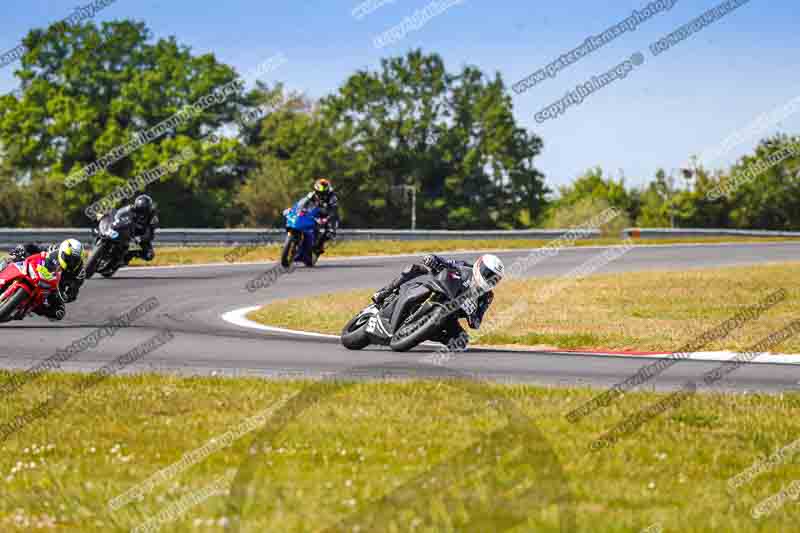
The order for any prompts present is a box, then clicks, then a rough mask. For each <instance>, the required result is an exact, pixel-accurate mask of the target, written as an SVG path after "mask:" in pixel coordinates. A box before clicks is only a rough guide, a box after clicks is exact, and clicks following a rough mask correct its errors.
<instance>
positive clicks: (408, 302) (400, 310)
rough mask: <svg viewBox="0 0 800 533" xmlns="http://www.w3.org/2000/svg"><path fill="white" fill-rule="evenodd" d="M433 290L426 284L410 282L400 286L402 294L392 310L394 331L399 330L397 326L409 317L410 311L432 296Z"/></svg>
mask: <svg viewBox="0 0 800 533" xmlns="http://www.w3.org/2000/svg"><path fill="white" fill-rule="evenodd" d="M430 294H431V290H430V289H429V288H428V287H425V286H424V285H418V284H414V283H412V284H408V285H403V286H402V287H401V288H400V296H399V298H397V302H396V303H395V305H394V311H393V312H392V333H394V332H395V331H397V328H398V327H399V326H400V324H402V323H403V321H404V320H405V319H406V318H407V317H408V315H409V313H411V311H412V310H413V309H414V308H415V307H416V306H417V305H419V304H420V303H422V302H424V301H425V300H427V299H428V296H430Z"/></svg>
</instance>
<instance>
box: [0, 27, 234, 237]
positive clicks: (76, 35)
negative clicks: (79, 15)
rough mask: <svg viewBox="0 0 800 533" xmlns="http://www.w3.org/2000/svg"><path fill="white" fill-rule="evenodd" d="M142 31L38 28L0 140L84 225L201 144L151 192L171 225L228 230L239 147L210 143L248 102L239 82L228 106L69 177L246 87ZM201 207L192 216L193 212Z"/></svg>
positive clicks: (3, 113) (222, 68) (0, 106)
mask: <svg viewBox="0 0 800 533" xmlns="http://www.w3.org/2000/svg"><path fill="white" fill-rule="evenodd" d="M151 41H152V36H151V35H150V32H149V31H148V30H147V29H146V28H145V26H144V24H142V23H137V22H131V21H124V22H109V23H104V24H102V26H100V27H97V26H95V25H94V24H81V25H68V24H56V25H53V26H51V27H50V28H48V29H46V30H38V29H37V30H32V31H31V32H30V33H29V34H28V36H27V37H26V38H25V39H24V44H25V46H26V48H27V52H26V54H25V56H24V57H23V58H22V64H21V67H20V68H19V69H18V70H17V71H16V76H17V77H18V78H19V80H20V83H21V86H22V89H23V94H22V96H21V98H17V97H15V96H13V95H9V96H5V97H3V98H2V99H0V144H2V145H3V146H4V147H5V149H6V152H7V154H6V155H7V159H8V164H10V165H11V166H13V168H15V169H16V171H17V172H18V173H19V174H20V175H31V176H35V177H34V178H33V180H34V183H33V186H34V187H38V186H40V185H44V184H46V185H47V188H48V190H49V191H51V192H50V193H49V194H50V195H52V196H54V197H60V198H62V201H61V202H59V205H60V206H61V207H62V209H63V210H64V212H65V218H66V221H65V222H66V223H68V224H78V225H81V224H85V223H87V220H86V218H85V217H84V215H83V209H84V207H85V206H87V205H89V204H90V203H92V202H93V201H95V200H97V199H99V198H100V197H102V196H104V195H105V194H108V193H109V192H110V191H112V190H113V189H114V188H115V187H117V186H120V185H123V184H124V183H126V181H127V180H128V179H130V178H132V177H134V176H136V175H138V174H141V173H143V172H145V171H147V170H150V169H152V168H155V167H157V166H159V165H161V164H163V163H165V162H166V161H168V160H169V159H171V158H173V157H175V156H176V155H178V154H179V153H181V151H182V150H183V149H184V148H187V147H189V148H191V149H192V150H193V151H194V152H195V153H196V154H198V157H197V158H195V159H193V160H191V161H189V162H188V163H186V164H185V165H184V166H183V167H182V168H181V169H179V170H178V172H176V173H174V174H170V175H168V176H167V177H165V178H163V180H162V181H163V182H162V183H158V184H155V185H154V186H152V192H153V193H154V195H155V196H156V199H157V201H159V203H160V204H161V205H162V207H163V206H168V207H169V208H168V209H164V214H163V215H164V216H163V222H164V223H165V224H166V225H187V226H204V225H214V224H221V223H222V222H223V218H224V217H223V215H222V214H221V213H220V206H221V205H226V202H227V203H228V204H230V202H231V201H232V198H233V194H234V190H235V187H236V186H237V185H238V183H239V182H240V181H241V179H242V176H241V175H240V174H239V173H237V159H238V158H239V157H240V156H241V153H240V151H239V150H238V145H239V143H238V141H237V140H235V139H233V140H232V139H223V140H221V141H220V142H218V143H216V144H213V145H209V143H207V142H205V141H204V140H203V137H205V136H206V135H207V134H208V133H209V132H211V131H215V130H218V129H220V128H221V127H223V126H224V125H225V124H228V123H230V122H232V121H233V120H234V119H235V118H236V117H237V116H238V115H239V114H240V113H241V108H242V106H245V105H247V103H248V102H247V100H246V98H245V96H244V95H243V92H242V88H241V87H240V86H239V87H237V90H236V91H235V93H234V94H231V95H230V96H229V97H228V98H227V99H226V100H224V101H223V102H221V103H218V104H216V105H213V106H211V107H208V108H206V109H205V110H204V111H203V112H200V113H195V114H192V115H191V116H190V118H188V120H186V121H185V122H184V123H182V124H180V125H178V126H177V127H176V128H174V129H173V130H172V131H168V132H167V133H166V134H165V135H163V136H162V137H160V138H157V139H155V140H153V141H151V142H150V143H149V144H147V145H145V146H144V147H142V148H139V149H138V150H136V151H134V152H133V153H131V154H130V155H129V156H127V157H124V158H122V159H121V160H119V161H118V162H116V163H114V164H112V165H110V166H109V167H108V168H107V169H105V170H103V171H100V172H98V173H97V174H95V175H94V176H92V177H90V178H89V179H88V180H86V181H85V182H84V183H82V184H80V185H78V186H76V187H73V188H66V187H65V186H64V180H65V178H66V177H67V176H68V175H70V174H71V173H73V172H75V171H77V170H79V169H81V168H83V167H86V166H88V165H90V164H92V163H93V162H95V161H97V160H98V158H101V157H103V156H104V155H106V154H108V153H109V152H111V151H112V150H113V149H115V148H117V147H119V146H122V145H124V144H126V143H128V142H130V141H131V140H133V139H134V137H135V136H136V135H137V134H138V133H140V132H142V131H144V130H146V129H148V128H151V127H153V126H156V125H157V124H159V123H160V122H162V121H164V120H166V119H168V118H170V117H172V116H173V115H175V114H176V113H177V112H179V111H181V110H184V109H185V106H187V105H189V104H192V103H195V102H196V101H198V100H199V99H200V98H201V97H203V96H205V95H208V94H209V93H211V92H212V91H214V90H215V89H218V88H219V87H222V86H224V85H225V84H228V83H229V82H232V81H233V80H235V79H236V73H235V72H234V71H233V69H232V68H230V67H228V66H226V65H223V64H220V63H218V62H217V61H216V59H215V58H214V57H213V55H210V54H209V55H203V56H194V55H192V54H191V52H190V50H189V49H188V48H187V47H185V46H181V45H179V44H178V43H177V42H176V40H175V39H174V38H169V39H160V40H158V41H156V42H151ZM189 205H191V206H192V208H191V209H187V206H189Z"/></svg>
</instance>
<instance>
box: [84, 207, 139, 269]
mask: <svg viewBox="0 0 800 533" xmlns="http://www.w3.org/2000/svg"><path fill="white" fill-rule="evenodd" d="M132 225H133V220H132V219H131V218H130V217H122V218H120V217H117V216H116V212H111V213H108V214H106V215H103V216H102V217H101V218H100V221H99V224H98V225H97V227H96V228H93V229H92V234H93V235H94V236H95V242H94V248H93V249H92V254H91V255H90V256H89V260H88V261H87V262H86V277H87V278H91V277H92V276H93V275H94V273H95V272H98V273H100V275H101V276H103V277H104V278H110V277H111V276H113V275H114V274H115V273H116V272H117V270H119V269H120V268H121V267H123V266H125V265H126V264H127V263H126V262H125V255H126V254H127V252H128V250H129V249H130V247H131V226H132Z"/></svg>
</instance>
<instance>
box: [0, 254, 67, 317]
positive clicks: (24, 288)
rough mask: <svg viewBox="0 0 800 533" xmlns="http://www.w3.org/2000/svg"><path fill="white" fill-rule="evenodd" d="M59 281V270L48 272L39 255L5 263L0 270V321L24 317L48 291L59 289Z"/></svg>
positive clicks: (40, 301)
mask: <svg viewBox="0 0 800 533" xmlns="http://www.w3.org/2000/svg"><path fill="white" fill-rule="evenodd" d="M60 281H61V272H56V273H55V274H54V273H52V272H50V271H49V270H48V269H46V268H45V267H44V265H42V264H41V258H40V257H39V256H35V255H34V256H31V257H28V258H27V259H25V260H24V261H21V262H19V263H7V264H6V266H5V268H4V269H3V271H2V272H0V291H1V292H0V322H8V321H10V320H14V319H16V320H21V319H23V318H25V317H26V316H27V315H28V313H30V312H31V311H32V310H34V309H36V308H37V307H39V306H40V305H42V304H43V303H44V301H45V299H46V298H47V296H48V295H49V294H52V293H53V292H58V291H59V282H60Z"/></svg>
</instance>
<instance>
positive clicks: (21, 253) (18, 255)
mask: <svg viewBox="0 0 800 533" xmlns="http://www.w3.org/2000/svg"><path fill="white" fill-rule="evenodd" d="M10 255H11V258H12V259H13V260H14V261H24V260H25V247H24V246H22V245H21V244H19V245H17V247H16V248H14V249H13V250H11V252H10Z"/></svg>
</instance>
